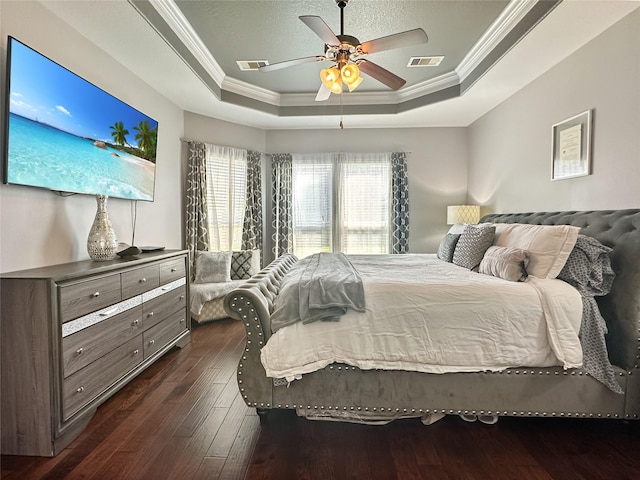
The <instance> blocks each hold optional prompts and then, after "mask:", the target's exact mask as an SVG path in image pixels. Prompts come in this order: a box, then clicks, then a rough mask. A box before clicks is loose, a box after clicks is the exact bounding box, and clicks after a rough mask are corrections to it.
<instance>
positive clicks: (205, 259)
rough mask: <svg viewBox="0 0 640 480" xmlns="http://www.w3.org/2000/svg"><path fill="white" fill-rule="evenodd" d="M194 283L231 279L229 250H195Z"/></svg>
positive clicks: (218, 281) (228, 280)
mask: <svg viewBox="0 0 640 480" xmlns="http://www.w3.org/2000/svg"><path fill="white" fill-rule="evenodd" d="M195 269H196V276H195V279H194V282H195V283H221V282H230V281H231V276H230V275H231V252H196V264H195Z"/></svg>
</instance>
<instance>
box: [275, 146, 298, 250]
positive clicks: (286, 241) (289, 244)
mask: <svg viewBox="0 0 640 480" xmlns="http://www.w3.org/2000/svg"><path fill="white" fill-rule="evenodd" d="M291 168H292V155H291V154H290V153H277V154H273V155H271V181H272V182H273V185H272V199H271V205H272V207H271V208H272V214H273V231H274V234H273V253H274V255H275V257H276V258H278V257H279V256H281V255H283V254H285V253H288V252H291V251H292V249H293V238H292V235H293V224H292V211H291V200H292V197H291V188H292V183H291Z"/></svg>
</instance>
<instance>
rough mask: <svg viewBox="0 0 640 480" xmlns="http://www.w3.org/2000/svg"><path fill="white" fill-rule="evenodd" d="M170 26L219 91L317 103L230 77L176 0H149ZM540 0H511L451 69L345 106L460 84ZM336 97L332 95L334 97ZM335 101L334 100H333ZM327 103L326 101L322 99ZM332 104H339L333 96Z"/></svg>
mask: <svg viewBox="0 0 640 480" xmlns="http://www.w3.org/2000/svg"><path fill="white" fill-rule="evenodd" d="M148 1H149V4H150V5H152V6H153V8H154V9H155V10H156V11H157V12H158V14H159V15H160V16H161V17H162V19H163V20H164V21H165V22H166V23H167V25H168V26H169V28H171V30H172V31H173V32H174V33H175V34H176V36H177V37H178V38H179V39H180V41H182V42H183V44H184V45H185V46H186V47H187V49H188V50H189V51H190V52H191V54H192V55H193V56H194V57H195V59H196V60H197V61H198V62H199V63H200V64H201V65H202V66H203V68H204V69H205V70H206V72H207V73H208V74H209V75H210V76H211V79H212V80H213V81H214V82H215V83H216V84H217V86H218V87H219V88H220V90H226V91H228V92H230V93H234V94H237V95H241V96H243V97H247V98H249V99H252V100H256V101H258V102H262V103H265V104H269V105H272V106H275V107H298V106H314V105H315V106H317V105H318V103H317V102H315V96H316V93H315V92H313V93H289V94H280V93H277V92H274V91H272V90H268V89H265V88H261V87H258V86H256V85H253V84H250V83H247V82H243V81H241V80H238V79H236V78H233V77H230V76H227V75H226V74H225V73H224V71H223V70H222V68H220V65H218V63H217V61H216V60H215V58H214V57H213V55H212V54H211V52H210V51H209V50H208V49H207V47H206V45H205V44H204V42H202V40H201V39H200V37H199V36H198V34H197V33H196V32H195V30H194V29H193V27H192V26H191V24H190V23H189V22H188V20H187V19H186V17H185V16H184V15H183V14H182V11H181V10H180V8H179V7H178V5H177V4H176V3H175V1H174V0H148ZM538 1H539V0H512V1H511V2H510V3H509V4H508V5H507V7H506V8H505V10H504V11H503V12H502V13H501V14H500V16H499V17H498V18H497V19H496V20H495V21H494V22H493V24H491V26H490V27H489V29H488V30H487V31H486V32H485V33H484V34H483V35H482V37H480V39H479V40H478V41H477V42H476V44H475V45H474V46H473V47H472V49H471V50H470V51H469V53H468V54H467V55H466V56H465V57H464V58H463V59H462V61H461V62H460V64H459V65H458V66H457V67H456V69H455V70H454V71H452V72H448V73H446V74H444V75H441V76H439V77H437V78H433V79H430V80H426V81H424V82H422V83H419V84H416V85H412V86H410V87H404V88H402V89H400V90H398V91H392V92H353V93H349V94H348V95H343V96H342V104H343V105H389V104H400V103H402V102H406V101H410V100H415V99H417V98H420V97H425V96H428V95H432V94H434V93H436V92H438V91H441V90H444V89H446V88H449V87H452V86H455V85H459V84H460V83H461V82H463V81H464V79H465V78H466V77H467V76H468V75H469V74H470V73H471V72H473V71H474V69H475V68H476V67H478V66H479V65H480V63H481V62H482V61H483V59H484V58H486V57H487V56H488V55H489V54H490V53H491V51H492V50H493V49H494V48H496V46H497V45H498V44H499V43H500V42H501V41H502V40H503V39H504V38H505V36H506V35H507V34H508V33H509V32H510V31H511V30H512V29H513V28H514V27H515V26H516V25H517V24H518V22H520V21H521V20H522V18H523V17H524V16H525V15H526V14H527V13H528V12H529V11H530V10H531V9H532V8H533V7H534V6H535V5H536V4H537V3H538ZM332 97H333V96H332ZM332 100H333V101H332ZM323 104H325V105H326V104H327V102H323ZM328 104H329V105H332V104H336V102H335V100H334V99H330V100H329V101H328Z"/></svg>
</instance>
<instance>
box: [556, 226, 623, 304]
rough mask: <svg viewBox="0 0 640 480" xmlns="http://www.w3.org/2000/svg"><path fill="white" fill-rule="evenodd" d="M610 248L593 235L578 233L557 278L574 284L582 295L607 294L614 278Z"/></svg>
mask: <svg viewBox="0 0 640 480" xmlns="http://www.w3.org/2000/svg"><path fill="white" fill-rule="evenodd" d="M611 250H612V249H611V248H609V247H607V246H606V245H603V244H602V243H600V242H599V241H598V240H596V239H595V238H593V237H588V236H586V235H578V239H577V240H576V245H575V246H574V247H573V250H572V251H571V254H570V255H569V258H568V259H567V262H566V263H565V264H564V267H562V271H561V272H560V273H559V274H558V279H560V280H564V281H565V282H567V283H568V284H570V285H572V286H574V287H575V288H576V289H577V290H578V291H579V292H580V293H581V294H583V295H588V296H602V295H606V294H608V293H609V291H610V290H611V285H613V280H614V279H615V273H614V271H613V269H612V268H611V259H610V258H609V252H611Z"/></svg>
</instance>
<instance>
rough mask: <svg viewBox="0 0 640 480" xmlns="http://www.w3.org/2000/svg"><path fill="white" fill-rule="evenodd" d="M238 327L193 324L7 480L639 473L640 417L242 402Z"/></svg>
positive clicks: (619, 477)
mask: <svg viewBox="0 0 640 480" xmlns="http://www.w3.org/2000/svg"><path fill="white" fill-rule="evenodd" d="M243 346H244V331H243V329H242V326H241V324H240V323H239V322H235V321H231V320H224V321H221V322H217V323H211V324H207V325H202V326H198V327H196V328H194V331H193V335H192V341H191V344H190V345H188V346H187V347H185V348H184V349H182V350H177V349H176V350H174V351H171V352H169V353H168V354H167V355H165V356H164V357H163V358H162V359H161V360H160V361H158V362H157V363H155V364H154V365H153V366H151V367H150V368H149V369H148V370H146V371H145V372H144V373H143V374H142V375H141V376H140V377H138V378H137V379H135V380H134V381H133V382H131V383H130V384H129V385H127V386H126V387H125V388H124V389H123V390H121V391H120V392H119V393H118V394H117V395H115V396H114V397H112V398H111V399H110V400H109V401H108V402H106V403H105V404H104V405H102V406H101V407H100V408H99V409H98V411H97V413H96V415H95V416H94V418H93V419H92V421H91V422H90V424H89V426H88V428H87V429H86V430H85V431H84V432H83V434H82V435H81V436H80V437H79V438H78V439H77V440H76V441H74V442H73V443H72V444H71V445H70V446H69V447H68V448H66V449H65V450H63V451H62V452H61V453H60V454H59V455H58V456H57V457H55V458H33V457H16V456H2V465H1V472H2V478H3V479H7V480H8V479H21V480H22V479H29V480H36V479H62V478H64V479H76V478H77V479H80V478H82V479H123V480H135V479H154V480H155V479H181V480H182V479H192V478H197V479H204V478H209V479H218V478H219V479H243V478H247V479H252V480H253V479H276V480H288V479H296V480H297V479H322V480H330V479H384V480H389V479H402V480H406V479H478V480H480V479H482V480H485V479H492V480H501V479H518V480H519V479H561V480H565V479H589V480H591V479H603V480H605V479H606V480H609V479H616V480H625V479H629V480H631V479H640V422H624V421H607V420H588V419H583V420H579V419H547V418H544V419H527V418H509V417H505V418H501V419H500V421H499V422H498V423H497V424H496V425H484V424H481V423H478V422H476V423H466V422H464V421H462V420H461V419H460V418H458V417H446V418H444V419H443V420H441V421H439V422H437V423H436V424H434V425H431V426H424V425H422V424H421V423H420V421H419V420H418V419H408V420H401V421H396V422H394V423H391V424H389V425H386V426H366V425H354V424H345V423H336V422H317V421H308V420H305V419H302V418H298V417H297V416H296V415H295V413H293V412H290V411H281V412H273V413H272V414H271V415H270V417H269V419H268V421H267V424H266V425H264V426H262V427H261V426H260V424H259V420H258V417H257V415H256V414H255V411H254V410H252V409H250V408H248V407H246V406H245V405H244V403H243V402H242V400H241V399H240V397H239V395H238V391H237V386H236V383H235V368H236V364H237V359H238V358H239V357H240V354H241V351H242V349H243Z"/></svg>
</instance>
